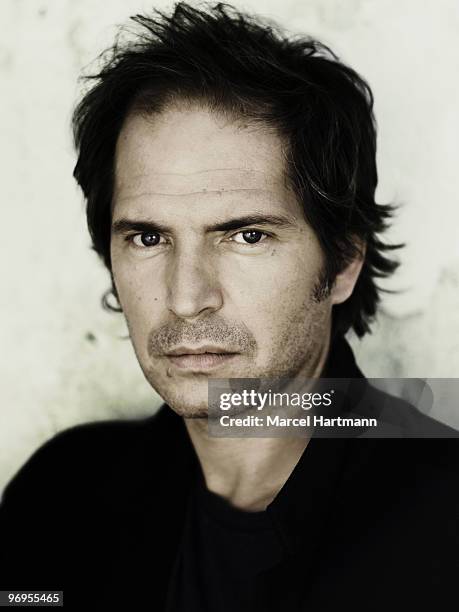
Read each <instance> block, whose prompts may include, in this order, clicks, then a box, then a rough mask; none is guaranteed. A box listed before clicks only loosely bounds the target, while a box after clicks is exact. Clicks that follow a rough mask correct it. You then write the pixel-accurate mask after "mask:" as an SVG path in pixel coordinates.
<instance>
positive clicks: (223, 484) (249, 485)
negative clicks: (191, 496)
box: [185, 341, 329, 512]
mask: <svg viewBox="0 0 459 612" xmlns="http://www.w3.org/2000/svg"><path fill="white" fill-rule="evenodd" d="M328 345H329V343H328V341H327V343H326V344H325V345H324V348H323V351H322V354H321V355H320V356H319V359H318V360H317V363H316V366H315V368H314V371H313V372H309V373H303V374H302V375H303V376H307V377H308V378H317V377H319V376H320V375H321V373H322V372H323V368H324V365H325V362H326V359H327V355H328V349H329V346H328ZM185 424H186V428H187V430H188V433H189V435H190V438H191V441H192V443H193V446H194V448H195V451H196V454H197V456H198V458H199V461H200V464H201V468H202V471H203V474H204V479H205V483H206V486H207V488H208V489H209V490H210V491H212V492H213V493H216V494H217V495H220V496H221V497H223V498H224V499H226V500H227V501H228V502H229V503H230V504H231V505H232V506H234V507H236V508H239V509H241V510H246V511H250V512H256V511H261V510H266V508H267V506H268V505H269V504H270V503H271V502H272V501H273V499H274V498H275V497H276V495H277V494H278V492H279V491H280V490H281V488H282V487H283V486H284V484H285V482H286V481H287V479H288V477H289V476H290V474H291V473H292V471H293V469H294V467H295V465H296V464H297V463H298V461H299V459H300V457H301V455H302V454H303V452H304V450H305V448H306V446H307V445H308V442H309V438H299V437H298V438H215V437H210V436H209V434H208V429H207V420H206V419H185Z"/></svg>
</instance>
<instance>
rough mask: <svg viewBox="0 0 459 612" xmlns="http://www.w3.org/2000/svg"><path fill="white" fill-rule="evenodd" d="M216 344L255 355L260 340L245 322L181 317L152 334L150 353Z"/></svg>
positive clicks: (217, 318) (158, 354)
mask: <svg viewBox="0 0 459 612" xmlns="http://www.w3.org/2000/svg"><path fill="white" fill-rule="evenodd" d="M204 343H205V344H216V345H218V346H221V347H224V348H228V349H231V351H234V352H240V353H249V354H254V353H255V351H256V348H257V343H256V340H255V337H254V335H253V334H252V332H251V331H250V330H249V329H248V327H247V326H246V325H244V324H243V323H228V322H227V321H225V320H224V319H223V318H222V317H220V316H214V317H212V318H211V319H210V318H208V319H201V320H199V321H196V322H194V323H189V322H187V321H183V320H181V319H177V320H176V321H174V322H173V323H167V324H165V325H162V326H161V327H159V328H158V329H154V330H152V331H151V332H150V334H149V335H148V347H147V350H148V354H149V356H150V357H159V356H161V355H164V353H166V352H168V351H170V350H172V349H173V348H175V347H176V346H180V345H187V344H190V345H196V344H204Z"/></svg>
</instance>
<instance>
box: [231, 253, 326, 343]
mask: <svg viewBox="0 0 459 612" xmlns="http://www.w3.org/2000/svg"><path fill="white" fill-rule="evenodd" d="M305 259H306V258H301V257H299V256H298V254H297V253H295V254H291V255H290V254H289V256H288V257H286V256H284V257H280V256H279V255H278V254H277V253H276V252H275V250H274V252H273V255H272V257H269V259H268V260H264V261H260V263H259V264H258V262H257V264H256V265H255V264H252V265H250V266H245V267H244V269H240V270H237V271H235V270H233V271H232V274H228V276H227V278H232V281H231V284H227V287H226V289H227V297H228V300H227V303H229V310H228V311H227V315H228V316H231V314H236V316H238V317H239V318H240V319H241V320H242V321H243V322H244V323H245V324H246V325H247V326H248V327H249V329H250V330H251V331H252V332H253V333H254V335H255V337H256V338H257V342H258V345H259V348H260V349H261V350H263V347H265V348H266V347H268V346H269V345H272V344H273V343H274V342H276V339H277V338H278V337H279V336H281V335H282V336H283V335H285V329H286V328H290V327H291V326H292V325H293V324H295V325H297V326H298V320H299V319H301V318H302V319H303V320H304V318H305V316H307V312H308V305H309V302H310V296H311V292H312V290H313V287H314V286H315V284H316V279H317V278H318V274H319V270H320V261H318V260H317V259H316V258H312V257H310V258H308V263H307V264H306V263H305ZM228 272H229V271H228ZM232 307H235V312H234V313H231V309H232Z"/></svg>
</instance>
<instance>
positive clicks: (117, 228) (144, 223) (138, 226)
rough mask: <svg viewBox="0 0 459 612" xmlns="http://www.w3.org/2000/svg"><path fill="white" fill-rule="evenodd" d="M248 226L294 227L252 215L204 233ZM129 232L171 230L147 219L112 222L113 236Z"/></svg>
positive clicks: (287, 220)
mask: <svg viewBox="0 0 459 612" xmlns="http://www.w3.org/2000/svg"><path fill="white" fill-rule="evenodd" d="M249 225H259V226H264V227H266V226H267V225H269V226H275V227H284V228H293V227H295V226H296V224H295V222H294V221H293V220H292V219H290V218H289V217H286V216H283V215H266V214H253V215H245V216H243V217H236V218H234V219H228V221H223V222H220V223H214V224H212V225H207V226H206V227H205V231H206V232H227V231H230V230H236V229H240V228H241V227H247V226H249ZM129 231H136V232H158V233H159V234H171V233H172V229H171V228H170V227H167V226H166V225H163V224H161V223H156V222H154V221H151V220H149V219H145V220H143V219H129V218H128V217H122V218H120V219H118V220H117V221H114V222H113V224H112V233H113V234H125V233H127V232H129Z"/></svg>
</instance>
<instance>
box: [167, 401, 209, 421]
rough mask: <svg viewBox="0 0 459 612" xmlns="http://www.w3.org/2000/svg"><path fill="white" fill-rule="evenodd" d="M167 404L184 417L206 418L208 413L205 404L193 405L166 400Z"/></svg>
mask: <svg viewBox="0 0 459 612" xmlns="http://www.w3.org/2000/svg"><path fill="white" fill-rule="evenodd" d="M167 405H168V406H169V407H170V408H172V410H173V411H174V412H175V413H177V414H178V415H179V416H181V417H183V418H184V419H207V417H208V414H209V411H208V409H207V405H205V406H204V405H197V406H193V405H190V404H187V405H184V404H172V403H171V402H167Z"/></svg>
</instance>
